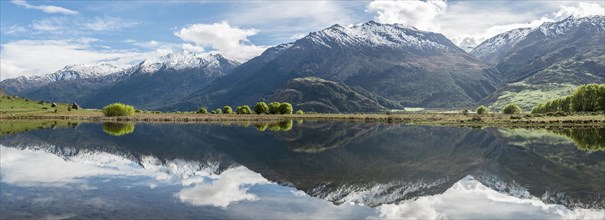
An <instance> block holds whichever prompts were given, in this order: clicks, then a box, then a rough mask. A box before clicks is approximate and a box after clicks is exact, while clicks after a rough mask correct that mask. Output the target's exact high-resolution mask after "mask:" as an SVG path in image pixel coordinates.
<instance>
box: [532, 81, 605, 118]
mask: <svg viewBox="0 0 605 220" xmlns="http://www.w3.org/2000/svg"><path fill="white" fill-rule="evenodd" d="M597 111H605V84H587V85H581V86H578V88H576V90H575V91H574V92H573V93H572V94H571V95H570V96H565V97H562V98H558V99H555V100H551V101H547V102H544V103H540V104H538V105H537V106H535V107H534V108H533V109H532V110H531V113H548V112H597Z"/></svg>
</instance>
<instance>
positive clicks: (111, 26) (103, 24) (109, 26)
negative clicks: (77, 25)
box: [82, 17, 138, 31]
mask: <svg viewBox="0 0 605 220" xmlns="http://www.w3.org/2000/svg"><path fill="white" fill-rule="evenodd" d="M137 24H138V23H137V22H135V21H130V20H124V19H121V18H116V17H103V18H101V17H96V18H94V19H93V20H92V21H88V22H84V23H82V25H83V26H84V27H85V28H86V29H89V30H93V31H115V30H119V29H122V28H129V27H132V26H135V25H137Z"/></svg>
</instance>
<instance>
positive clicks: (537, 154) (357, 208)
mask: <svg viewBox="0 0 605 220" xmlns="http://www.w3.org/2000/svg"><path fill="white" fill-rule="evenodd" d="M2 123H5V122H2ZM8 123H12V122H6V124H5V125H4V128H3V129H4V130H0V131H1V132H2V134H0V135H2V136H0V151H1V159H0V163H1V164H0V165H1V166H0V217H1V218H2V219H23V218H35V219H38V218H55V219H69V218H76V219H81V218H95V219H96V218H119V219H131V218H137V219H140V218H144V219H165V218H185V219H200V218H260V219H266V218H279V219H283V218H299V219H300V218H342V219H368V218H370V219H373V218H395V219H397V218H420V219H427V218H494V217H497V218H515V219H518V218H532V219H543V218H555V219H559V218H572V219H578V218H584V219H605V151H604V149H605V146H604V145H605V129H595V128H591V129H573V130H572V129H566V130H526V129H496V128H485V129H469V128H448V127H423V126H409V125H392V124H370V123H344V122H339V123H336V122H304V123H302V122H297V121H294V122H292V121H286V122H281V123H274V124H238V125H201V124H186V125H177V124H136V125H134V124H100V123H84V124H69V125H65V124H61V123H59V124H57V125H54V124H53V123H50V124H48V123H46V124H44V125H40V126H36V125H31V124H27V123H24V122H21V123H12V124H10V126H9V125H8ZM28 126H29V127H28ZM7 127H8V128H9V129H8V130H7ZM24 127H25V128H24Z"/></svg>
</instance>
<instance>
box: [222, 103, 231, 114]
mask: <svg viewBox="0 0 605 220" xmlns="http://www.w3.org/2000/svg"><path fill="white" fill-rule="evenodd" d="M231 113H233V109H231V106H228V105H226V106H225V107H223V114H231Z"/></svg>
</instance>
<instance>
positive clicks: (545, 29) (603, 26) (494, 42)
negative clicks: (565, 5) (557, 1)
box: [471, 16, 605, 62]
mask: <svg viewBox="0 0 605 220" xmlns="http://www.w3.org/2000/svg"><path fill="white" fill-rule="evenodd" d="M578 28H583V29H586V30H590V31H596V32H605V17H604V16H590V17H579V18H578V17H568V18H566V19H563V20H561V21H556V22H545V23H544V24H542V25H540V26H538V27H536V28H519V29H514V30H510V31H507V32H504V33H501V34H498V35H496V36H494V37H492V38H489V39H487V40H485V41H483V42H482V43H481V44H479V45H478V46H477V47H475V48H474V49H473V50H472V51H471V54H473V55H475V56H477V57H479V58H481V59H483V60H486V61H488V62H493V61H494V59H495V57H496V56H497V54H498V53H500V52H501V51H505V50H507V49H510V48H513V46H515V45H516V44H517V43H519V42H521V41H523V40H524V39H525V38H526V37H527V36H528V35H530V34H532V36H533V33H538V32H541V34H543V35H544V38H546V39H553V38H556V37H557V36H560V35H562V34H566V33H569V32H570V31H573V30H577V29H578Z"/></svg>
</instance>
